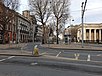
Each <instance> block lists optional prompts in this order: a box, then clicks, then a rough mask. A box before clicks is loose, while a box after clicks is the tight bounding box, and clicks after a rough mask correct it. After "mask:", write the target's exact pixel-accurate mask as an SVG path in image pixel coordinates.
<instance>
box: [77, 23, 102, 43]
mask: <svg viewBox="0 0 102 76" xmlns="http://www.w3.org/2000/svg"><path fill="white" fill-rule="evenodd" d="M83 29H84V38H83V40H84V42H102V23H85V24H84V27H83ZM81 40H82V25H81V24H80V25H79V28H78V31H77V41H78V42H80V41H81Z"/></svg>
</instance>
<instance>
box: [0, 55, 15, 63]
mask: <svg viewBox="0 0 102 76" xmlns="http://www.w3.org/2000/svg"><path fill="white" fill-rule="evenodd" d="M14 57H15V56H10V57H8V58H5V59H1V60H0V62H2V61H5V60H7V59H12V58H14Z"/></svg>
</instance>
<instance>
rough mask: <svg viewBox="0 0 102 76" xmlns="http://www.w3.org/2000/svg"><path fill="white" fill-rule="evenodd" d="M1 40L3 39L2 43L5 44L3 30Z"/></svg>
mask: <svg viewBox="0 0 102 76" xmlns="http://www.w3.org/2000/svg"><path fill="white" fill-rule="evenodd" d="M2 39H3V41H2V43H3V44H5V30H3V33H2Z"/></svg>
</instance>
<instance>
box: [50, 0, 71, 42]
mask: <svg viewBox="0 0 102 76" xmlns="http://www.w3.org/2000/svg"><path fill="white" fill-rule="evenodd" d="M69 3H70V2H69V0H51V6H52V12H53V14H54V16H55V18H56V32H57V39H56V40H57V44H59V42H58V33H59V32H58V26H59V24H60V23H65V21H66V20H67V19H68V16H69Z"/></svg>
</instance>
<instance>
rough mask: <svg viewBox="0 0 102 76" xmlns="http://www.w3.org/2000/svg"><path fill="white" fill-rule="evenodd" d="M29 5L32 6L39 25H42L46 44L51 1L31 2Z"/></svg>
mask: <svg viewBox="0 0 102 76" xmlns="http://www.w3.org/2000/svg"><path fill="white" fill-rule="evenodd" d="M29 3H30V5H31V10H33V13H34V15H35V17H36V20H37V23H39V24H41V25H42V28H43V35H42V36H43V37H42V43H43V44H44V43H45V42H46V39H45V26H46V23H47V21H48V19H49V17H50V14H51V12H50V11H51V9H50V1H49V0H29Z"/></svg>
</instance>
